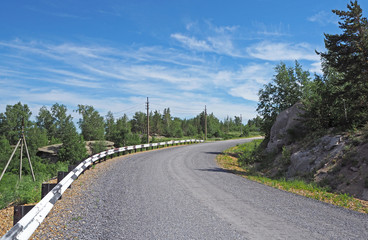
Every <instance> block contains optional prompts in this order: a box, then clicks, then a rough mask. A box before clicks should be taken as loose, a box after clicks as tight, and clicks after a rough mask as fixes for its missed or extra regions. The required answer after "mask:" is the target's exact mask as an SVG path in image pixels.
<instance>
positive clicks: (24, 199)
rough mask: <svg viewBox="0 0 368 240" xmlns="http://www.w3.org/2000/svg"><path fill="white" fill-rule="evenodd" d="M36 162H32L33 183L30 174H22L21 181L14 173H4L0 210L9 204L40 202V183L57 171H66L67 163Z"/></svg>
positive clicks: (0, 184)
mask: <svg viewBox="0 0 368 240" xmlns="http://www.w3.org/2000/svg"><path fill="white" fill-rule="evenodd" d="M37 160H39V159H37ZM37 160H36V161H34V162H33V168H34V173H35V178H36V181H35V182H34V181H33V178H32V175H30V173H28V174H23V175H22V179H21V180H19V175H18V174H16V173H12V172H6V173H5V174H4V176H3V178H2V179H1V181H0V209H2V208H5V207H7V206H8V205H9V204H11V203H15V204H26V203H35V202H38V201H40V199H41V185H42V183H43V182H44V181H47V180H49V179H50V178H52V177H54V176H56V174H57V171H67V169H68V163H67V162H58V163H56V164H47V163H42V162H41V161H37Z"/></svg>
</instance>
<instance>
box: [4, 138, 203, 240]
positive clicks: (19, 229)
mask: <svg viewBox="0 0 368 240" xmlns="http://www.w3.org/2000/svg"><path fill="white" fill-rule="evenodd" d="M198 142H203V140H196V139H191V140H180V141H169V142H160V143H150V144H141V145H135V146H128V147H121V148H115V149H110V150H107V151H104V152H101V153H98V154H95V155H93V156H91V157H89V158H87V159H85V160H84V161H82V162H81V163H80V164H79V165H78V166H77V167H76V168H75V169H74V170H72V171H71V172H69V174H68V175H66V176H65V177H64V178H63V179H62V180H61V181H60V182H59V183H58V184H57V185H56V186H55V187H54V188H53V189H52V190H51V191H50V192H49V193H48V194H47V195H46V196H45V197H44V198H42V199H41V201H40V202H39V203H37V204H36V205H35V206H34V207H33V208H32V209H31V210H30V211H29V212H28V213H27V214H26V215H25V216H24V217H23V218H22V219H20V220H19V222H18V223H17V224H15V225H14V226H13V227H12V228H11V229H10V230H9V231H8V232H7V233H6V234H5V235H4V236H3V237H2V238H1V239H0V240H8V239H29V238H30V237H31V236H32V234H33V233H34V231H36V229H37V227H38V226H39V225H40V224H41V223H42V221H43V220H44V219H45V217H46V216H47V214H48V213H49V212H50V211H51V209H52V208H53V206H54V204H55V203H56V201H57V200H58V199H59V198H60V197H61V195H62V194H63V193H64V191H65V190H66V189H67V188H68V187H69V186H70V185H71V184H72V182H73V181H74V180H76V179H77V178H78V176H79V175H80V174H81V173H82V172H83V171H84V170H86V169H87V167H88V166H90V165H92V164H93V163H94V162H95V161H97V160H99V159H101V158H104V157H106V156H108V155H111V154H115V153H120V152H125V151H130V150H136V149H141V148H149V147H158V146H165V145H174V144H182V143H198Z"/></svg>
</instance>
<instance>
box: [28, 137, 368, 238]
mask: <svg viewBox="0 0 368 240" xmlns="http://www.w3.org/2000/svg"><path fill="white" fill-rule="evenodd" d="M245 141H248V140H232V141H225V142H215V143H205V144H196V145H189V146H180V147H175V148H168V149H161V150H157V151H151V152H143V153H139V154H133V155H128V156H124V157H119V158H115V159H112V160H108V161H106V162H103V163H100V164H97V165H96V167H95V168H94V169H91V170H88V171H86V172H85V173H84V174H83V175H81V176H80V177H79V178H78V180H76V181H75V182H74V183H73V185H72V188H71V189H69V190H67V191H66V192H65V193H64V194H63V198H62V200H60V201H58V202H57V203H56V204H55V207H54V208H53V210H52V211H51V212H50V214H49V216H48V217H47V218H46V219H45V221H44V222H43V223H42V224H41V226H40V227H39V228H38V230H37V232H36V233H35V234H34V235H33V239H367V238H368V217H367V215H365V214H360V213H356V212H353V211H349V210H346V209H342V208H339V207H334V206H332V205H329V204H325V203H321V202H318V201H315V200H312V199H308V198H305V197H301V196H297V195H295V194H290V193H287V192H284V191H281V190H277V189H274V188H271V187H267V186H265V185H262V184H259V183H256V182H252V181H249V180H247V179H244V178H242V177H240V176H237V175H235V174H232V173H230V172H228V171H226V170H223V169H221V168H219V167H218V166H217V165H216V162H215V157H216V155H217V154H219V153H220V152H221V151H223V150H224V149H227V148H229V147H231V146H234V145H236V144H237V143H241V142H245Z"/></svg>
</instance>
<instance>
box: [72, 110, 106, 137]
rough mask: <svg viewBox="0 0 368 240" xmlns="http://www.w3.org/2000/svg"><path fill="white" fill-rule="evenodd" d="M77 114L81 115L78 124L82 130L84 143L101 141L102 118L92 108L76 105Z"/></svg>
mask: <svg viewBox="0 0 368 240" xmlns="http://www.w3.org/2000/svg"><path fill="white" fill-rule="evenodd" d="M77 112H78V113H79V114H81V115H82V118H81V119H79V121H78V124H79V127H80V129H81V130H82V135H83V138H84V139H85V140H86V141H91V140H103V139H104V134H105V123H104V119H103V117H102V116H100V114H99V113H98V112H97V111H96V110H95V109H94V108H93V107H92V106H87V105H78V110H77Z"/></svg>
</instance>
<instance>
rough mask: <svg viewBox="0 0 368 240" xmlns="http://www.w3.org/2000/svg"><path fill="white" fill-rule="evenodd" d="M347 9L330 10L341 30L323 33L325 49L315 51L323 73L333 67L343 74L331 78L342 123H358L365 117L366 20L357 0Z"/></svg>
mask: <svg viewBox="0 0 368 240" xmlns="http://www.w3.org/2000/svg"><path fill="white" fill-rule="evenodd" d="M347 8H348V11H340V10H333V11H332V12H333V13H335V14H336V15H337V16H338V17H339V18H340V19H341V21H340V22H339V28H340V29H342V31H343V32H342V33H341V34H325V47H326V49H327V52H324V53H322V52H317V53H318V54H320V56H321V58H322V62H323V71H324V73H325V75H327V74H328V73H330V72H331V69H332V71H337V72H339V73H341V74H342V75H343V77H342V78H341V79H340V80H339V81H337V82H335V83H334V84H335V85H336V86H335V87H336V88H338V89H339V91H337V92H336V94H335V96H334V98H336V99H340V100H341V102H343V103H344V104H341V105H340V106H341V107H340V109H339V112H340V113H339V114H342V115H344V112H345V111H346V112H347V116H348V118H347V119H346V121H345V124H346V125H360V124H362V123H365V122H366V121H367V120H368V22H367V18H365V17H363V14H362V9H361V7H360V6H359V4H358V2H357V1H354V2H353V1H350V4H348V5H347Z"/></svg>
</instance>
